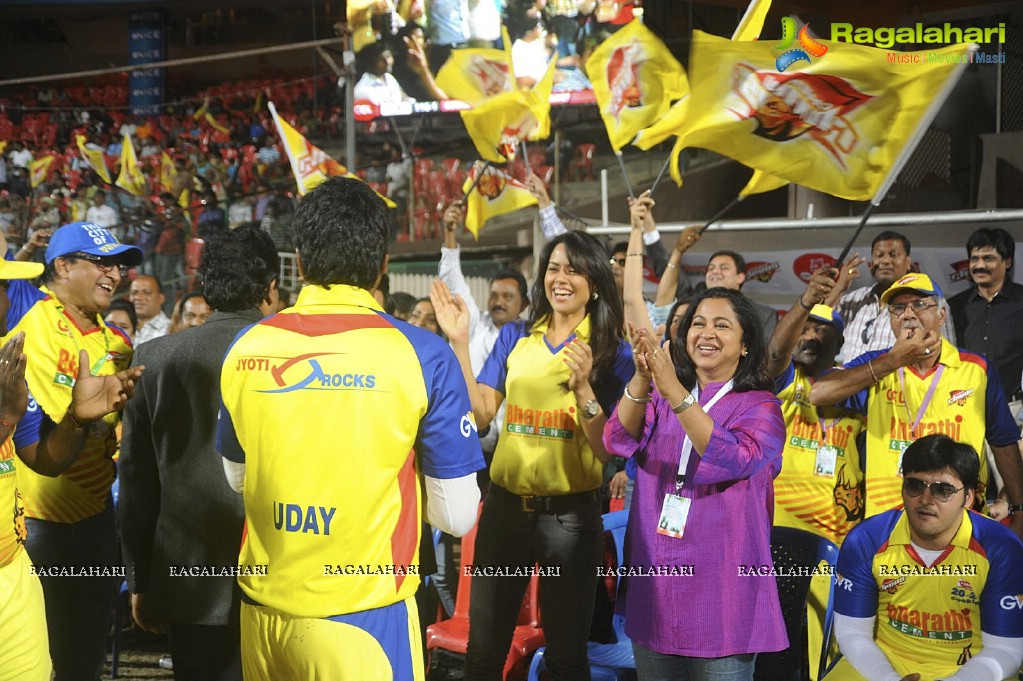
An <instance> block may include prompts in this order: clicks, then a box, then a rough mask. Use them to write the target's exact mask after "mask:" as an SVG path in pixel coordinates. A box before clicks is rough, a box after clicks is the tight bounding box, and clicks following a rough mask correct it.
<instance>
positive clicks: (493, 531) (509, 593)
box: [463, 484, 604, 681]
mask: <svg viewBox="0 0 1023 681" xmlns="http://www.w3.org/2000/svg"><path fill="white" fill-rule="evenodd" d="M599 503H600V502H599V501H597V500H596V499H593V500H592V501H585V502H580V503H579V504H578V505H575V506H573V507H572V508H571V510H568V511H567V512H562V513H543V512H539V511H537V512H526V511H524V510H523V509H522V503H521V501H519V500H518V499H517V498H516V497H515V496H513V495H512V494H511V493H510V492H508V491H507V490H504V489H501V488H499V487H497V485H494V484H492V485H491V491H490V494H488V495H487V498H486V500H485V501H484V502H483V514H482V516H481V517H480V525H479V529H478V530H477V534H476V554H475V565H476V566H479V567H481V568H482V567H485V566H494V567H500V568H505V569H506V570H507V569H509V568H514V567H517V566H523V567H532V566H533V565H534V564H536V563H538V564H539V565H540V566H541V567H546V566H551V567H558V568H560V573H559V574H558V576H546V575H545V576H541V577H540V603H541V604H542V605H543V631H544V636H545V637H546V640H547V651H546V653H545V654H544V660H545V661H546V663H547V668H548V670H549V671H550V674H551V677H552V678H554V679H557V680H558V681H562V680H563V679H580V680H582V681H589V678H590V666H589V663H588V662H587V658H586V641H587V639H588V638H589V634H590V624H591V620H592V619H593V604H594V599H595V598H596V590H597V566H598V565H599V564H600V561H601V559H602V554H603V550H604V530H603V525H602V524H601V520H600V508H599V506H598V505H599ZM463 567H465V566H463ZM528 583H529V577H528V576H521V577H519V576H514V577H497V576H495V577H484V576H478V575H473V577H472V601H471V604H470V606H469V647H468V651H467V653H466V660H465V679H466V681H500V679H501V678H502V670H503V668H504V663H505V659H506V658H507V656H508V649H509V647H510V646H511V640H512V634H513V633H514V630H515V624H516V621H517V619H518V613H519V610H520V607H521V605H522V597H523V595H524V594H525V591H526V586H527V585H528Z"/></svg>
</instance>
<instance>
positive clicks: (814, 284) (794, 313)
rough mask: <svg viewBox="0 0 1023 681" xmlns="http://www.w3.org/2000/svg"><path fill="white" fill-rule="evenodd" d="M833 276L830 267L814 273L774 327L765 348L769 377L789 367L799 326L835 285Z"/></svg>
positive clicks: (800, 330)
mask: <svg viewBox="0 0 1023 681" xmlns="http://www.w3.org/2000/svg"><path fill="white" fill-rule="evenodd" d="M837 274H838V272H837V271H836V270H835V268H834V267H822V268H820V269H819V270H817V271H816V272H814V273H813V275H812V276H811V277H810V281H809V283H807V285H806V290H805V291H803V292H802V293H801V294H799V298H797V299H796V302H795V303H793V304H792V307H790V308H789V311H788V312H786V313H785V316H784V317H782V318H781V321H779V322H778V326H776V327H775V328H774V335H772V336H771V342H770V344H769V345H768V347H767V371H768V373H769V374H770V375H771V377H772V378H775V377H778V376H780V375H781V374H782V373H784V372H785V369H786V368H787V367H788V366H789V362H791V361H792V351H793V350H795V348H796V343H798V342H799V336H800V334H801V333H802V330H803V324H805V323H806V320H807V318H808V317H809V316H810V310H812V309H813V306H814V305H817V304H819V303H820V301H821V300H825V299H826V298H828V297H829V296H830V294H831V291H832V290H833V289H834V286H835V280H834V279H833V276H837ZM807 301H813V302H807Z"/></svg>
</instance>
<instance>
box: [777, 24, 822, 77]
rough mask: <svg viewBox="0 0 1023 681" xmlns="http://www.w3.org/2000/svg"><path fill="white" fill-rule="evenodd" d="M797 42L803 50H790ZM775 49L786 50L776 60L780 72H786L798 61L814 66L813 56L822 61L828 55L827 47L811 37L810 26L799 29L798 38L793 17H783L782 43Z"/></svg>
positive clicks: (806, 25)
mask: <svg viewBox="0 0 1023 681" xmlns="http://www.w3.org/2000/svg"><path fill="white" fill-rule="evenodd" d="M797 40H798V41H799V45H800V47H801V48H802V49H800V47H797V48H795V49H790V48H791V47H792V45H793V43H795V42H796V41H797ZM774 49H776V50H785V51H784V52H782V54H780V55H779V56H778V58H777V59H775V60H774V65H775V66H776V67H777V68H778V71H779V72H781V71H784V70H785V69H787V68H788V67H790V66H792V65H793V64H795V63H796V62H797V61H805V62H806V63H807V64H812V63H813V61H812V60H811V59H810V56H811V55H812V56H814V57H817V58H818V59H820V58H821V57H823V56H824V55H825V54H827V53H828V46H827V45H824V44H822V43H819V42H817V41H816V40H814V39H813V38H811V37H810V24H804V25H803V28H801V29H799V33H798V36H797V33H796V20H795V19H793V18H792V17H782V20H781V42H780V43H778V44H777V45H775V46H774Z"/></svg>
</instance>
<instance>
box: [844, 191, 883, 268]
mask: <svg viewBox="0 0 1023 681" xmlns="http://www.w3.org/2000/svg"><path fill="white" fill-rule="evenodd" d="M876 207H877V204H876V203H873V202H871V203H868V204H867V210H865V211H863V217H862V218H860V224H859V225H857V227H856V231H855V232H853V235H852V238H850V239H849V243H847V244H846V245H845V248H843V249H842V253H841V254H840V255H839V256H838V260H836V261H835V267H841V266H842V263H844V262H845V258H846V256H847V255H849V251H851V250H852V247H853V244H854V243H856V237H858V236H859V235H860V232H862V231H863V228H864V227H865V226H866V224H867V220H868V219H869V218H870V214H871V213H873V212H874V208H876Z"/></svg>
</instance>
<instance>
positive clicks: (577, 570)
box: [430, 232, 632, 679]
mask: <svg viewBox="0 0 1023 681" xmlns="http://www.w3.org/2000/svg"><path fill="white" fill-rule="evenodd" d="M430 297H431V299H432V300H433V304H434V308H435V309H436V311H437V319H438V322H439V323H440V325H441V328H442V329H443V330H444V332H445V333H446V334H447V336H448V338H450V339H451V341H452V344H453V346H454V348H455V354H456V355H457V356H458V359H459V363H460V364H461V366H462V374H463V376H464V377H465V380H466V383H467V384H468V385H469V395H470V398H471V400H472V407H473V414H474V415H475V417H476V419H477V421H478V422H479V423H490V421H492V420H493V418H494V415H495V414H496V413H497V410H498V409H499V408H500V406H501V404H502V402H503V401H504V400H505V398H506V397H507V400H508V407H507V413H506V420H505V432H503V433H502V434H501V437H500V438H498V441H497V450H496V451H495V452H494V461H493V464H492V466H491V470H490V477H491V485H490V492H489V493H488V494H487V497H486V500H485V501H484V503H483V514H482V516H481V517H480V522H479V529H478V534H477V536H476V555H475V562H476V565H477V566H479V567H490V568H492V567H496V566H530V567H531V566H533V565H534V564H535V563H539V564H540V566H553V565H558V566H559V568H560V571H559V574H558V575H557V576H555V575H552V574H544V575H543V576H541V577H540V594H541V596H540V597H541V600H542V601H543V603H544V622H543V627H544V633H545V635H546V638H547V652H546V654H545V656H544V660H545V661H546V663H547V666H548V668H549V669H550V670H551V672H552V674H553V675H555V676H563V677H565V678H580V677H581V678H585V676H586V675H587V674H588V670H589V663H588V662H587V658H586V641H587V638H588V637H589V633H590V621H591V618H592V615H593V607H594V603H595V600H596V580H595V578H594V576H595V575H596V568H597V565H598V564H599V563H600V560H601V555H602V553H603V546H604V539H603V532H602V530H601V524H600V522H601V521H600V491H599V488H600V486H601V484H602V481H603V469H604V464H605V463H606V462H607V459H608V455H607V453H606V452H605V451H604V446H603V444H602V443H601V439H600V435H601V432H602V429H603V426H604V422H605V421H606V419H607V417H606V414H608V413H609V412H610V411H611V407H612V405H613V403H614V400H615V399H616V398H617V396H618V395H619V394H620V392H621V389H622V386H623V384H624V383H625V381H627V380H628V377H629V375H630V373H631V371H632V369H631V366H630V364H631V361H630V358H629V354H630V353H629V350H628V345H627V344H626V343H625V341H624V340H623V339H622V329H623V327H624V319H623V317H622V303H621V298H620V297H619V296H618V294H617V291H616V289H615V283H614V278H613V277H612V274H611V267H610V265H609V264H608V263H607V252H606V251H605V250H604V248H603V246H602V245H601V244H600V242H599V241H597V239H596V238H595V237H593V236H592V235H589V234H586V233H584V232H566V233H565V234H562V235H560V236H557V237H555V238H554V239H553V240H551V241H549V242H548V243H547V245H546V246H544V249H543V251H542V252H541V255H540V262H539V267H538V269H537V278H536V281H535V282H534V284H533V299H532V302H531V305H530V319H529V320H528V321H525V322H512V323H508V324H505V325H504V328H502V329H501V333H500V335H499V337H498V340H497V342H496V344H495V345H494V350H493V351H492V352H491V354H490V357H489V358H488V359H487V362H486V364H485V365H484V367H483V371H482V372H481V373H480V375H479V377H478V378H477V377H476V376H474V375H473V373H472V365H471V364H470V362H469V345H468V344H469V338H468V330H469V315H468V314H467V313H466V309H465V303H464V301H461V300H459V299H455V298H453V297H452V295H451V293H450V291H449V290H448V289H447V287H446V286H445V285H444V283H443V282H440V281H437V282H434V285H433V289H432V291H431V296H430ZM534 413H546V414H552V415H555V416H553V417H552V418H551V420H550V422H549V423H548V422H547V421H545V422H544V423H543V424H542V427H541V424H539V423H537V422H536V421H535V420H534V419H533V416H532V414H534ZM527 414H528V415H527ZM528 581H529V577H528V576H522V577H515V578H509V577H505V576H480V575H474V576H473V580H472V604H471V606H470V610H469V619H470V622H471V625H470V627H469V644H468V651H467V655H466V666H465V669H466V677H468V678H487V679H491V678H500V676H501V670H502V668H503V667H504V664H505V658H506V657H507V654H508V641H509V639H510V637H511V633H512V630H513V629H514V627H515V621H516V617H517V615H518V612H519V607H520V605H521V603H522V595H523V593H524V591H525V589H526V585H527V583H528Z"/></svg>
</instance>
